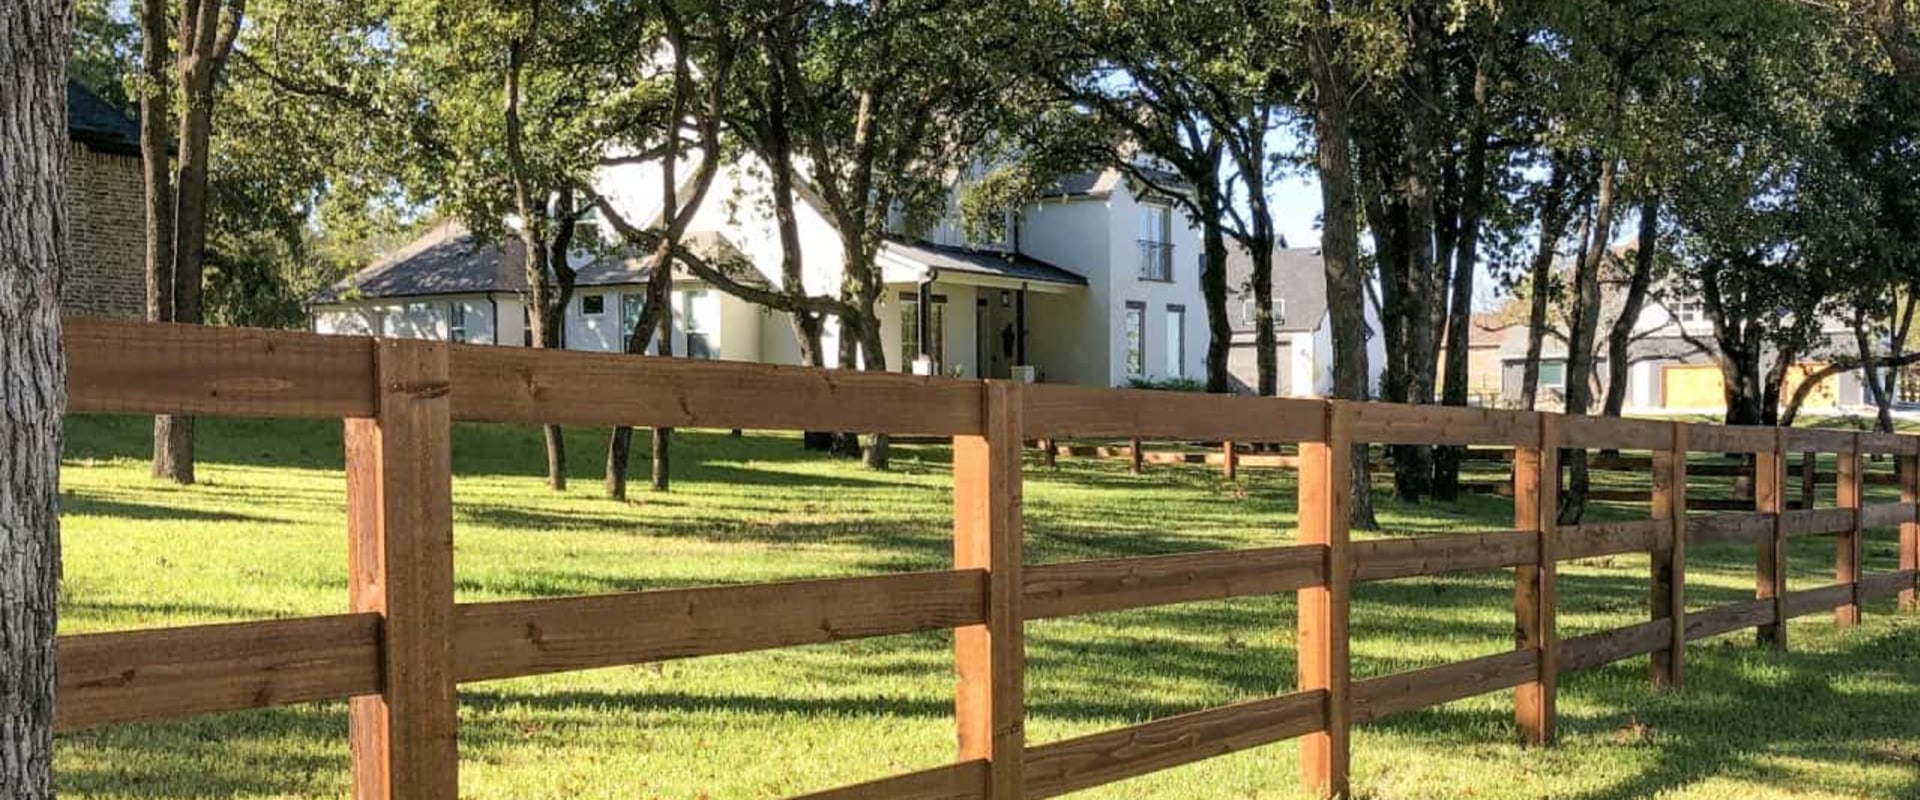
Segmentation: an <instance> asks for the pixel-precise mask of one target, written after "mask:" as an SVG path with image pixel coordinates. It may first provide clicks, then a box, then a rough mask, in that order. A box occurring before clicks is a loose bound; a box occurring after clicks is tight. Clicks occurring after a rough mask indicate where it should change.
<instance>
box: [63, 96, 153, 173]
mask: <svg viewBox="0 0 1920 800" xmlns="http://www.w3.org/2000/svg"><path fill="white" fill-rule="evenodd" d="M67 136H68V137H69V138H71V139H73V140H74V141H76V142H80V143H81V144H85V145H86V146H88V147H91V148H93V149H94V150H97V151H100V152H103V153H116V154H119V155H127V156H137V155H140V124H139V123H137V122H135V121H134V120H133V117H130V116H128V115H127V113H126V112H125V111H121V110H120V109H119V108H118V107H116V106H114V105H113V104H112V103H109V102H107V101H106V100H104V99H101V97H100V95H97V94H94V93H93V90H91V89H88V88H87V87H85V86H82V85H80V84H78V83H75V82H74V81H67Z"/></svg>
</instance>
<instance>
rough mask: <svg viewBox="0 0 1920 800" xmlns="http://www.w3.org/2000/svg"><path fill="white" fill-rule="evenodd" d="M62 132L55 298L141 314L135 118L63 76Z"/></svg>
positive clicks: (69, 305) (141, 190)
mask: <svg viewBox="0 0 1920 800" xmlns="http://www.w3.org/2000/svg"><path fill="white" fill-rule="evenodd" d="M67 138H68V140H69V145H68V152H67V200H66V202H67V235H68V240H69V242H70V246H71V251H70V252H71V255H72V260H71V261H69V262H68V265H67V271H66V273H65V274H64V275H63V276H62V279H61V286H60V306H61V308H62V309H64V310H65V311H67V312H69V313H75V314H91V315H95V316H108V317H142V316H145V315H146V309H147V272H146V270H147V267H146V241H147V236H146V219H147V217H146V209H145V207H144V198H145V196H146V183H145V181H144V179H143V178H142V176H141V172H140V126H139V124H138V123H136V122H134V120H133V119H132V118H131V117H129V116H127V114H126V112H123V111H121V110H120V109H118V108H115V107H114V106H113V104H111V103H108V102H107V101H105V100H103V99H101V98H100V96H99V95H96V94H94V93H93V92H92V91H90V90H88V89H87V88H86V87H84V86H81V85H80V84H78V83H74V82H72V81H69V82H67Z"/></svg>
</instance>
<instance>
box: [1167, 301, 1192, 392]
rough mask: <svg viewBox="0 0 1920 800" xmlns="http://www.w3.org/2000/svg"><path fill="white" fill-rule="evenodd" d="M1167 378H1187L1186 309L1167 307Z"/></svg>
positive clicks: (1183, 307) (1182, 307)
mask: <svg viewBox="0 0 1920 800" xmlns="http://www.w3.org/2000/svg"><path fill="white" fill-rule="evenodd" d="M1167 377H1169V378H1184V377H1187V307H1186V306H1167Z"/></svg>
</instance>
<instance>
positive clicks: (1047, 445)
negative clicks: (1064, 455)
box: [1040, 439, 1060, 469]
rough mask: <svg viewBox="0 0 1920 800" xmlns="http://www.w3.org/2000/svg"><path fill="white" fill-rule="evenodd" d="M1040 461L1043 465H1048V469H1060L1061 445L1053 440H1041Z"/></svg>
mask: <svg viewBox="0 0 1920 800" xmlns="http://www.w3.org/2000/svg"><path fill="white" fill-rule="evenodd" d="M1040 460H1041V463H1043V464H1045V465H1046V467H1047V469H1057V468H1059V466H1060V443H1059V442H1057V441H1055V440H1053V439H1041V440H1040Z"/></svg>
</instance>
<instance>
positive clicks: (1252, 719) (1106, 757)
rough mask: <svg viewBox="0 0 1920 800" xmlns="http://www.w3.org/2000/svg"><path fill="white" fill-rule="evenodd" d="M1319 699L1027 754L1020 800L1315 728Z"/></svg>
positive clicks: (1152, 725) (1196, 715) (1245, 707)
mask: <svg viewBox="0 0 1920 800" xmlns="http://www.w3.org/2000/svg"><path fill="white" fill-rule="evenodd" d="M1326 714H1327V695H1326V693H1325V692H1323V691H1308V692H1295V693H1293V694H1289V695H1283V696H1281V697H1272V698H1267V699H1263V700H1253V701H1249V702H1245V703H1238V704H1235V705H1230V706H1224V707H1221V708H1213V709H1208V710H1205V711H1196V712H1193V713H1190V714H1182V715H1180V716H1177V717H1168V718H1166V719H1159V720H1154V721H1152V722H1147V723H1143V724H1140V725H1135V726H1132V727H1129V728H1121V729H1119V730H1113V731H1105V732H1102V733H1096V734H1093V735H1091V736H1082V737H1079V738H1075V739H1068V740H1065V741H1060V742H1053V743H1051V744H1045V745H1040V746H1038V747H1034V748H1030V749H1029V750H1027V784H1026V795H1025V796H1026V797H1029V798H1044V797H1055V796H1058V795H1063V794H1066V793H1068V792H1075V791H1079V790H1081V789H1088V788H1092V787H1095V786H1100V785H1102V784H1107V783H1112V782H1114V781H1118V780H1123V779H1126V778H1131V777H1134V776H1137V775H1145V774H1147V773H1150V772H1158V771H1160V770H1164V769H1172V768H1173V767H1177V766H1180V765H1182V764H1191V763H1193V762H1195V761H1204V760H1206V759H1209V758H1215V757H1218V756H1224V755H1226V754H1228V753H1235V752H1239V751H1241V750H1246V749H1248V748H1252V747H1258V746H1260V745H1264V744H1271V743H1273V742H1279V741H1284V740H1287V739H1292V738H1295V737H1298V736H1304V735H1306V734H1309V733H1313V732H1315V731H1318V730H1320V729H1321V728H1322V727H1324V725H1325V721H1326Z"/></svg>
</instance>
